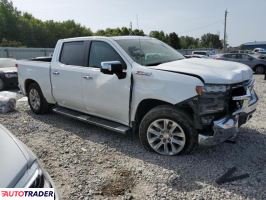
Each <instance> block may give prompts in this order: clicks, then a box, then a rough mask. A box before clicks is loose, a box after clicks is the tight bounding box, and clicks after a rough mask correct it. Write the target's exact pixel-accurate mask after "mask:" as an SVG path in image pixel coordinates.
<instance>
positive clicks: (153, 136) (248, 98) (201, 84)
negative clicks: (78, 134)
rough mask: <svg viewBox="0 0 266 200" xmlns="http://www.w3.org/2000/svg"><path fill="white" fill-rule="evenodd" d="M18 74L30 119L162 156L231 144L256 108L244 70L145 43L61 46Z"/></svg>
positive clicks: (69, 42)
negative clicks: (74, 122)
mask: <svg viewBox="0 0 266 200" xmlns="http://www.w3.org/2000/svg"><path fill="white" fill-rule="evenodd" d="M48 61H49V60H48ZM18 73H19V85H20V88H21V90H22V92H23V93H24V94H25V95H27V96H28V102H29V105H30V108H31V109H32V111H33V112H34V113H36V114H43V113H47V112H49V111H51V110H53V111H54V112H56V113H59V114H63V115H66V116H69V117H72V118H75V119H78V120H81V121H84V122H88V123H90V124H94V125H97V126H101V127H103V128H106V129H110V130H113V131H117V132H120V133H123V134H126V133H129V134H130V133H137V134H138V136H139V139H140V141H141V143H142V144H143V145H144V147H146V148H147V149H148V150H153V151H155V152H157V153H159V154H162V155H178V154H184V153H189V152H190V151H191V150H192V149H193V148H194V147H195V146H197V145H198V144H200V145H215V144H218V143H221V142H224V141H226V140H233V139H235V138H236V136H237V133H238V128H239V127H240V126H241V125H242V124H244V123H246V122H247V121H248V120H249V119H250V117H251V116H252V114H253V112H254V111H255V109H256V105H257V101H258V98H257V95H256V93H255V91H254V88H253V87H254V77H253V72H252V70H251V69H250V68H249V67H248V66H246V65H244V64H240V63H236V62H229V61H220V60H213V59H199V58H191V59H185V58H184V57H183V56H182V55H181V54H180V53H178V52H177V51H176V50H175V49H173V48H171V47H170V46H168V45H166V44H164V43H163V42H161V41H159V40H157V39H154V38H150V37H139V36H123V37H81V38H71V39H62V40H59V41H58V42H57V45H56V47H55V50H54V54H53V57H52V59H51V62H43V61H20V62H19V63H18Z"/></svg>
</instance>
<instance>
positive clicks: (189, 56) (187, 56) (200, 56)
mask: <svg viewBox="0 0 266 200" xmlns="http://www.w3.org/2000/svg"><path fill="white" fill-rule="evenodd" d="M184 56H185V57H186V58H210V57H208V56H204V55H199V54H191V55H184Z"/></svg>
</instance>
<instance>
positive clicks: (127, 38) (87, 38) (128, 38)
mask: <svg viewBox="0 0 266 200" xmlns="http://www.w3.org/2000/svg"><path fill="white" fill-rule="evenodd" d="M89 39H113V40H123V39H125V40H130V39H151V37H148V36H136V35H129V36H114V37H106V36H87V37H75V38H65V39H61V41H76V40H89Z"/></svg>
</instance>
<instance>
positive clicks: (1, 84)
mask: <svg viewBox="0 0 266 200" xmlns="http://www.w3.org/2000/svg"><path fill="white" fill-rule="evenodd" d="M4 88H5V84H4V81H3V80H2V79H1V78H0V91H1V90H3V89H4Z"/></svg>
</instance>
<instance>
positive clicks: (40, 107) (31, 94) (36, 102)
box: [28, 83, 51, 114]
mask: <svg viewBox="0 0 266 200" xmlns="http://www.w3.org/2000/svg"><path fill="white" fill-rule="evenodd" d="M28 102H29V105H30V108H31V110H32V111H33V112H34V113H36V114H44V113H48V112H49V111H50V108H51V105H50V104H48V103H47V101H46V99H45V98H44V96H43V94H42V91H41V89H40V87H39V85H38V84H37V83H31V84H30V86H29V88H28Z"/></svg>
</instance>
